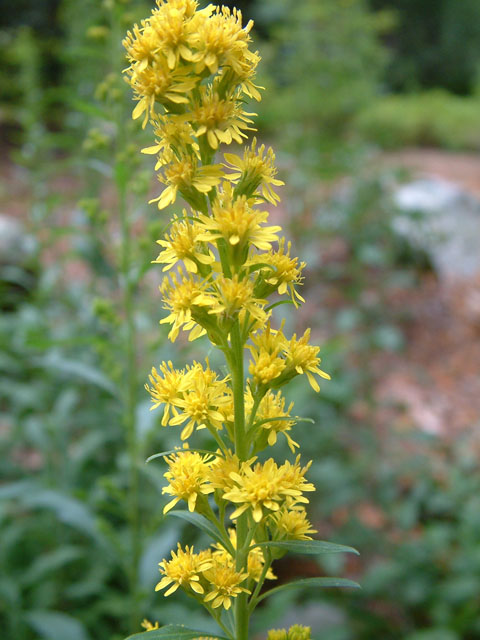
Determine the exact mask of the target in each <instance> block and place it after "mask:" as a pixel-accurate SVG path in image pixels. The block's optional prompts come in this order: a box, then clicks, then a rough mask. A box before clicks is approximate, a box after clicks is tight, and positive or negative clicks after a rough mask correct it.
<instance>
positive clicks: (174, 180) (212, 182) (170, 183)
mask: <svg viewBox="0 0 480 640" xmlns="http://www.w3.org/2000/svg"><path fill="white" fill-rule="evenodd" d="M221 176H222V169H221V167H220V165H216V164H212V165H205V166H204V167H202V166H199V164H198V159H197V158H196V157H195V156H194V155H184V156H182V157H181V158H179V159H178V158H175V159H174V160H173V161H172V162H171V163H170V164H169V165H167V166H166V167H165V168H164V170H163V174H159V175H158V180H159V181H160V182H162V183H163V184H165V185H167V186H166V188H165V189H164V190H163V191H162V193H161V195H159V196H158V198H153V200H150V201H149V204H151V203H152V202H158V208H159V209H164V208H165V207H167V206H168V205H169V204H173V203H174V202H175V200H176V198H177V193H178V192H179V191H180V193H181V194H182V196H183V197H184V198H185V200H186V201H187V202H188V203H189V204H191V206H192V207H194V208H196V209H201V208H202V204H203V202H202V200H201V197H202V195H204V194H206V193H208V192H209V191H211V190H212V189H213V188H214V187H215V186H216V185H217V184H218V183H219V182H220V178H221Z"/></svg>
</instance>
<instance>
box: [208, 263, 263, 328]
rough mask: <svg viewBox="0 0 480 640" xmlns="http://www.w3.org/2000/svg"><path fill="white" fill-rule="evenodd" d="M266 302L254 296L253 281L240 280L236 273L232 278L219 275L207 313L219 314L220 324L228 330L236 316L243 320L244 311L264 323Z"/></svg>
mask: <svg viewBox="0 0 480 640" xmlns="http://www.w3.org/2000/svg"><path fill="white" fill-rule="evenodd" d="M266 304H267V301H266V300H261V299H259V298H255V297H254V295H253V282H251V281H250V280H245V279H244V280H241V279H240V278H239V277H238V275H237V274H234V275H233V276H232V278H225V277H224V276H220V277H218V278H217V279H216V280H215V285H214V292H213V293H212V304H211V307H210V309H209V310H208V313H209V314H215V315H217V316H220V317H219V324H220V326H221V324H223V325H224V327H225V329H226V330H228V328H229V327H230V326H231V324H232V322H233V321H234V320H235V318H236V317H237V316H240V318H241V320H243V318H244V316H245V314H246V313H249V314H250V316H251V317H252V318H254V319H255V320H256V321H257V322H259V323H262V324H263V323H265V322H266V321H267V318H268V314H267V313H266V312H265V310H264V306H265V305H266Z"/></svg>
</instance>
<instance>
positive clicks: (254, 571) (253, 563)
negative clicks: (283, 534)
mask: <svg viewBox="0 0 480 640" xmlns="http://www.w3.org/2000/svg"><path fill="white" fill-rule="evenodd" d="M228 536H229V538H230V542H231V543H232V547H233V548H234V549H236V548H237V531H236V529H234V528H233V527H230V528H229V530H228ZM254 544H255V540H254V539H252V541H251V545H254ZM213 547H214V549H215V551H214V552H213V554H212V556H213V558H216V559H218V560H219V561H220V562H222V563H223V564H228V565H230V566H231V567H232V568H233V567H234V562H235V561H234V558H233V557H232V556H231V555H230V553H229V552H228V551H227V550H226V549H225V547H223V546H222V545H221V544H219V543H216V544H214V545H213ZM264 566H265V557H264V555H263V551H262V550H261V549H260V547H253V548H252V549H250V551H249V553H248V560H247V573H248V577H249V578H251V579H252V580H255V582H258V581H259V580H260V577H261V575H262V572H263V568H264ZM265 578H266V579H267V580H276V579H277V576H276V575H275V574H274V573H273V571H272V569H271V568H269V569H268V570H267V572H266V574H265Z"/></svg>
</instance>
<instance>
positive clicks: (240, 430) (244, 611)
mask: <svg viewBox="0 0 480 640" xmlns="http://www.w3.org/2000/svg"><path fill="white" fill-rule="evenodd" d="M231 345H232V351H231V356H232V357H231V361H230V367H231V374H232V388H233V406H234V413H235V453H236V455H237V456H238V458H239V460H240V462H244V461H245V460H246V459H247V456H248V447H247V439H246V433H245V398H244V385H245V381H244V371H243V344H242V340H241V337H240V325H239V322H238V320H236V321H235V323H234V325H233V327H232V330H231ZM247 537H248V515H247V514H246V513H242V515H241V516H240V517H239V518H238V519H237V554H236V563H235V568H236V571H239V572H242V573H244V572H246V569H247V561H248V551H246V549H245V547H246V545H245V542H246V540H247ZM247 597H248V594H247V593H243V592H242V593H240V594H239V595H238V596H237V597H236V598H235V640H248V623H249V612H248V600H247Z"/></svg>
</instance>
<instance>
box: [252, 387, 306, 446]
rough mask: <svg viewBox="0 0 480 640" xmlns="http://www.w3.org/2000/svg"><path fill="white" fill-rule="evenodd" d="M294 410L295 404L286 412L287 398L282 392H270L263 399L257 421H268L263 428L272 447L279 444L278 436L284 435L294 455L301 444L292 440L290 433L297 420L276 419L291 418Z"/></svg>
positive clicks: (258, 410) (291, 404)
mask: <svg viewBox="0 0 480 640" xmlns="http://www.w3.org/2000/svg"><path fill="white" fill-rule="evenodd" d="M292 409H293V402H291V403H290V405H289V406H288V409H287V410H286V411H285V398H284V397H283V396H282V394H281V392H280V391H278V393H276V394H275V393H273V392H272V391H268V392H267V393H266V394H265V395H264V397H263V398H262V401H261V402H260V405H259V407H258V409H257V414H256V421H257V422H261V421H262V420H267V419H268V422H265V423H264V424H262V428H263V429H265V430H266V431H267V432H268V439H267V442H268V444H269V445H270V446H271V447H272V446H273V445H274V444H275V443H276V442H277V435H278V434H279V433H282V434H283V435H284V436H285V438H286V440H287V444H288V446H289V448H290V451H291V452H292V453H294V452H295V447H298V446H299V444H298V443H297V442H295V441H294V440H292V438H291V437H290V435H289V433H288V432H289V431H291V429H292V427H293V425H294V424H295V420H278V419H277V420H275V419H274V418H288V417H290V413H291V411H292Z"/></svg>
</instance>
